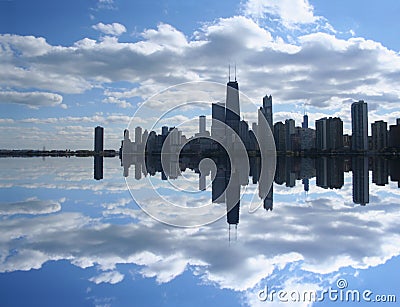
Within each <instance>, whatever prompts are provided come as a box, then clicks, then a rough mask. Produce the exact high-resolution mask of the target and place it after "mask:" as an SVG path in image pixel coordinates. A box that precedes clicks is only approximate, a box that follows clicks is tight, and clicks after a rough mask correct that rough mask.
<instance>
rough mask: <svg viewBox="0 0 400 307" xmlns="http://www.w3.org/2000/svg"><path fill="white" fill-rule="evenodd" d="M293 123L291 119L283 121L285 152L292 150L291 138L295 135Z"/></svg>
mask: <svg viewBox="0 0 400 307" xmlns="http://www.w3.org/2000/svg"><path fill="white" fill-rule="evenodd" d="M295 132H296V131H295V121H294V120H293V119H287V120H285V150H286V151H292V150H293V142H292V137H293V135H294V134H295Z"/></svg>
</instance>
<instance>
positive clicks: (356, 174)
mask: <svg viewBox="0 0 400 307" xmlns="http://www.w3.org/2000/svg"><path fill="white" fill-rule="evenodd" d="M351 166H352V169H353V202H354V203H355V204H360V205H362V206H365V204H368V203H369V174H368V158H367V157H353V158H352V160H351Z"/></svg>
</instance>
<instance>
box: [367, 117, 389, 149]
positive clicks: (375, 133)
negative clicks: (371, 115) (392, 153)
mask: <svg viewBox="0 0 400 307" xmlns="http://www.w3.org/2000/svg"><path fill="white" fill-rule="evenodd" d="M371 134H372V150H374V151H381V150H383V149H384V148H386V147H388V135H389V134H388V129H387V122H384V121H383V120H379V121H376V122H374V123H372V124H371Z"/></svg>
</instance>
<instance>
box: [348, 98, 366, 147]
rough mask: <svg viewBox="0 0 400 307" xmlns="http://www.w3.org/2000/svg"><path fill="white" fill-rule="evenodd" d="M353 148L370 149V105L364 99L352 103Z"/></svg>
mask: <svg viewBox="0 0 400 307" xmlns="http://www.w3.org/2000/svg"><path fill="white" fill-rule="evenodd" d="M351 128H352V136H351V149H352V150H354V151H367V150H368V105H367V103H366V102H364V100H360V101H358V102H354V103H353V104H352V105H351Z"/></svg>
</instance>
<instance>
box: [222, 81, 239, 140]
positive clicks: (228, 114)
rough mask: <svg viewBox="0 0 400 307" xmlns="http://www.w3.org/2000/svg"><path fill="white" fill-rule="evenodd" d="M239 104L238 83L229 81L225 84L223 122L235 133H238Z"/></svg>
mask: <svg viewBox="0 0 400 307" xmlns="http://www.w3.org/2000/svg"><path fill="white" fill-rule="evenodd" d="M239 122H240V106H239V84H238V82H237V81H236V78H235V81H230V80H229V82H228V83H227V86H226V111H225V123H226V124H227V125H228V126H229V127H231V128H232V129H233V130H234V131H235V132H236V133H239Z"/></svg>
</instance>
